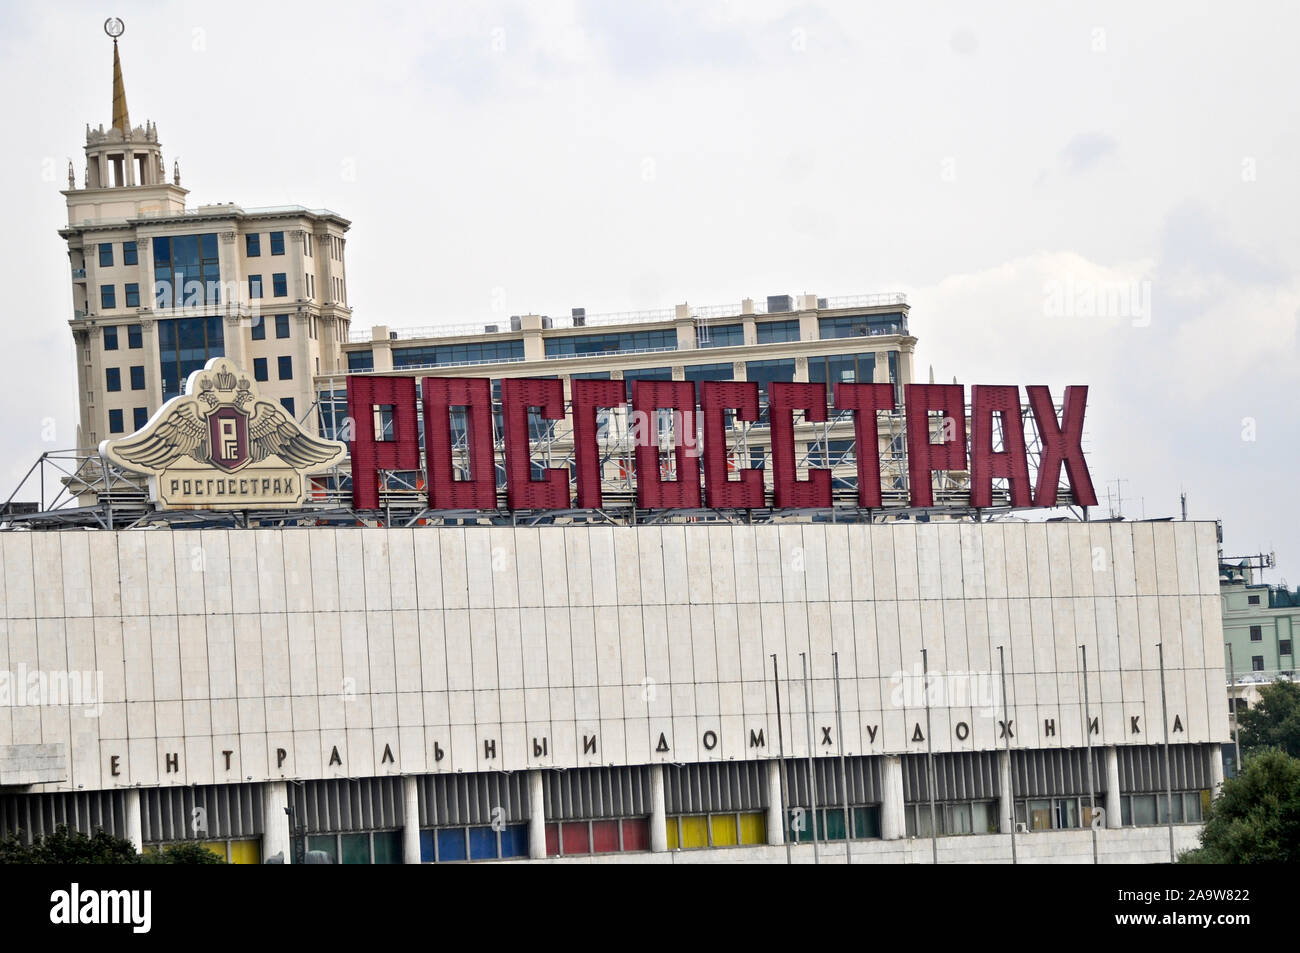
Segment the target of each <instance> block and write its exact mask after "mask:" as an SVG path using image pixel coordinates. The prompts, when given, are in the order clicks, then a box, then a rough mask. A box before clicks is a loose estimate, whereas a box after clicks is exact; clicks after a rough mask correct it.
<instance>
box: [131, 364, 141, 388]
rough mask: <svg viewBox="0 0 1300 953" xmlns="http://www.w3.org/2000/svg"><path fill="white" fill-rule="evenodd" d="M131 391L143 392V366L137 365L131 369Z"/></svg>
mask: <svg viewBox="0 0 1300 953" xmlns="http://www.w3.org/2000/svg"><path fill="white" fill-rule="evenodd" d="M131 390H144V365H143V364H137V365H135V366H134V367H132V368H131Z"/></svg>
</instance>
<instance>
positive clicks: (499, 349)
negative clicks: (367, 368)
mask: <svg viewBox="0 0 1300 953" xmlns="http://www.w3.org/2000/svg"><path fill="white" fill-rule="evenodd" d="M523 359H524V341H523V338H516V339H514V340H508V341H482V342H474V343H466V344H439V345H434V346H430V347H395V348H393V367H394V368H397V367H433V366H438V365H446V364H492V363H499V362H501V363H503V362H506V361H522V360H523ZM373 363H374V362H373V360H372V362H371V364H372V366H373Z"/></svg>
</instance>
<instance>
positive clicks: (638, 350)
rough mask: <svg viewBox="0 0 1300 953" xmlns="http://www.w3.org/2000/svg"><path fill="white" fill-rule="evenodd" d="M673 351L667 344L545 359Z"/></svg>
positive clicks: (674, 346)
mask: <svg viewBox="0 0 1300 953" xmlns="http://www.w3.org/2000/svg"><path fill="white" fill-rule="evenodd" d="M675 350H677V346H676V345H674V344H668V345H665V346H663V347H623V348H617V349H615V350H613V351H583V352H582V353H580V354H574V353H568V354H547V355H546V359H547V360H548V361H566V360H569V359H570V358H575V357H609V356H610V355H613V354H654V353H657V352H659V351H675Z"/></svg>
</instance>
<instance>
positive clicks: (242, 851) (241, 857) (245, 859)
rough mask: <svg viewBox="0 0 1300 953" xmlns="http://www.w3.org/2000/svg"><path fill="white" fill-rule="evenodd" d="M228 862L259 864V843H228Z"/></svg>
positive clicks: (248, 841)
mask: <svg viewBox="0 0 1300 953" xmlns="http://www.w3.org/2000/svg"><path fill="white" fill-rule="evenodd" d="M230 862H231V863H232V864H260V863H261V862H262V844H261V841H255V840H232V841H231V842H230Z"/></svg>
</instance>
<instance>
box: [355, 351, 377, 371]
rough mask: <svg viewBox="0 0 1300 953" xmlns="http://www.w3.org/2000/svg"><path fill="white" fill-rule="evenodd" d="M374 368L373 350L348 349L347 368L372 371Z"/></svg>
mask: <svg viewBox="0 0 1300 953" xmlns="http://www.w3.org/2000/svg"><path fill="white" fill-rule="evenodd" d="M374 369H375V352H374V351H348V370H350V371H373V370H374Z"/></svg>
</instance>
